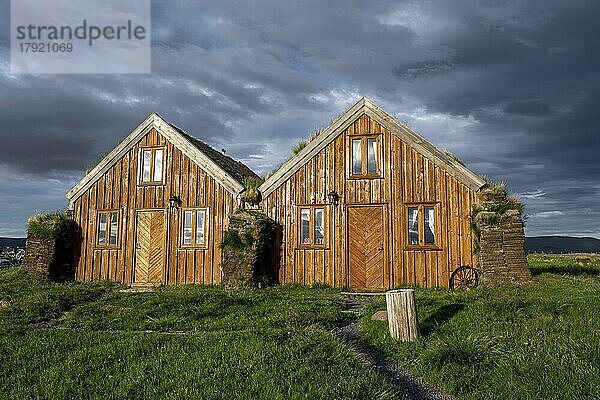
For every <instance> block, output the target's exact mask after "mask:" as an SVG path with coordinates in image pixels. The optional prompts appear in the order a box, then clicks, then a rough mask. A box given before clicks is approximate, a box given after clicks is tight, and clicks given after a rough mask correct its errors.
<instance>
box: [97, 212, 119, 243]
mask: <svg viewBox="0 0 600 400" xmlns="http://www.w3.org/2000/svg"><path fill="white" fill-rule="evenodd" d="M118 232H119V212H118V211H100V212H99V213H98V241H97V244H98V246H106V247H112V246H115V247H116V246H117V235H118Z"/></svg>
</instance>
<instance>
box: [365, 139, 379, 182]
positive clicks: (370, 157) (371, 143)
mask: <svg viewBox="0 0 600 400" xmlns="http://www.w3.org/2000/svg"><path fill="white" fill-rule="evenodd" d="M377 162H378V161H377V139H367V173H368V174H376V173H377V172H378V168H377Z"/></svg>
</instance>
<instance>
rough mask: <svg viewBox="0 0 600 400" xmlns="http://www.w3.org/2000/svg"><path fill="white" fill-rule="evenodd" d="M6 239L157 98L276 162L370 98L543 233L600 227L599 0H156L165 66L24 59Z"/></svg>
mask: <svg viewBox="0 0 600 400" xmlns="http://www.w3.org/2000/svg"><path fill="white" fill-rule="evenodd" d="M0 4H1V6H0V121H2V130H1V131H0V138H1V141H0V171H1V173H0V236H23V235H24V232H25V221H26V219H27V217H28V216H29V215H31V214H33V213H34V212H36V211H38V210H53V209H60V208H64V207H65V206H66V200H65V197H64V195H65V193H66V192H67V191H68V190H69V189H70V188H71V187H72V185H74V184H75V183H76V182H77V181H78V180H79V179H80V178H81V176H82V171H83V170H84V169H85V168H86V166H88V165H89V164H91V163H93V162H94V161H95V160H96V159H97V158H98V157H99V156H100V155H102V154H104V153H106V152H107V151H109V150H110V149H111V148H112V147H113V146H115V145H116V144H117V143H118V142H119V141H120V140H121V139H122V138H123V137H124V136H125V135H127V134H128V133H129V132H130V131H131V130H132V129H133V128H134V127H135V126H136V125H137V124H138V123H139V122H140V121H142V120H143V119H144V118H146V116H147V115H148V114H150V113H151V112H154V111H156V112H158V113H159V114H161V115H162V116H164V117H165V118H166V119H167V120H169V121H171V122H173V123H175V124H176V125H179V126H181V127H183V128H184V129H186V130H187V131H189V132H190V133H193V134H195V135H196V136H199V137H201V138H203V139H205V140H206V141H207V142H209V143H210V144H212V145H214V146H215V147H217V148H222V147H224V148H226V149H227V150H228V154H229V155H231V156H233V157H234V158H238V159H241V160H243V161H244V162H246V163H247V164H248V165H249V166H250V167H252V168H253V169H255V170H256V171H257V172H259V173H265V172H266V171H268V170H269V169H271V168H272V167H273V166H275V165H277V164H279V163H280V162H281V161H282V160H283V159H285V158H286V157H287V156H288V154H289V149H290V147H291V146H292V145H293V144H295V143H296V142H297V141H298V140H299V139H301V138H302V137H307V136H308V135H309V134H310V133H311V131H313V130H314V129H315V128H320V127H324V126H326V125H327V124H328V123H329V122H330V121H331V120H332V119H333V118H334V117H336V116H337V115H339V114H340V113H341V112H343V111H344V110H345V109H346V108H347V107H349V106H350V105H352V104H353V103H354V102H355V101H356V100H358V98H360V96H362V95H365V96H367V97H369V98H371V99H372V100H374V101H375V102H376V103H378V104H379V105H380V106H382V107H383V108H384V109H385V110H386V111H388V112H389V113H390V114H392V115H394V116H396V117H397V118H398V119H399V120H400V121H402V122H404V123H406V124H407V125H408V126H410V127H411V128H412V129H414V130H416V131H417V132H419V133H421V134H422V135H423V136H425V137H426V138H428V139H429V140H430V141H432V142H433V143H434V144H436V145H437V146H438V147H441V148H445V149H448V150H450V151H452V152H453V153H455V154H456V155H458V156H459V157H460V158H461V159H463V160H464V161H465V162H466V163H467V165H468V166H469V167H470V168H471V169H473V170H474V171H476V172H478V173H480V174H484V175H487V176H489V177H490V178H492V179H494V180H498V181H504V182H506V184H507V186H508V188H509V189H510V190H511V191H512V192H513V193H516V194H518V195H519V197H520V198H521V199H522V201H523V202H525V204H526V212H527V214H528V215H529V220H528V223H527V227H526V230H527V234H528V235H530V236H531V235H548V234H564V235H573V236H594V237H597V238H600V210H599V208H598V205H599V203H600V162H599V161H598V160H599V154H600V139H599V136H600V110H599V104H600V103H599V101H600V2H598V1H592V0H590V1H578V0H568V1H565V0H545V1H525V0H520V1H489V2H488V1H481V0H473V1H462V0H452V1H448V0H441V1H412V2H411V1H349V0H343V1H335V2H333V1H331V2H328V1H323V0H320V1H302V2H292V1H247V2H228V1H218V2H210V3H206V2H200V1H177V2H175V1H173V2H167V1H153V5H152V42H153V49H152V74H149V75H66V76H64V75H62V76H61V75H15V76H11V75H10V73H9V42H10V40H9V30H8V29H9V28H8V26H9V8H8V1H7V0H1V3H0Z"/></svg>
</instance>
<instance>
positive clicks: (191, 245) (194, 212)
mask: <svg viewBox="0 0 600 400" xmlns="http://www.w3.org/2000/svg"><path fill="white" fill-rule="evenodd" d="M189 211H191V212H192V242H191V243H184V240H185V233H184V231H185V225H184V223H185V213H186V212H189ZM198 211H203V212H204V243H202V244H198V243H196V238H197V235H198V226H197V223H198ZM209 215H210V212H209V208H208V207H196V208H182V209H181V216H180V217H181V220H180V221H181V222H180V223H179V226H180V235H181V236H180V237H181V239H180V240H179V245H180V247H185V248H200V249H206V248H208V232H209V229H208V221H209Z"/></svg>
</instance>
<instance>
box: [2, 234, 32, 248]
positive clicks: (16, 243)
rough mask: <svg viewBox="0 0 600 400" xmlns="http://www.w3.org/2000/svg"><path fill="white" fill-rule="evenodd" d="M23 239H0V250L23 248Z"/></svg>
mask: <svg viewBox="0 0 600 400" xmlns="http://www.w3.org/2000/svg"><path fill="white" fill-rule="evenodd" d="M25 240H26V239H25V238H5V237H0V249H4V248H6V247H21V248H25Z"/></svg>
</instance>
